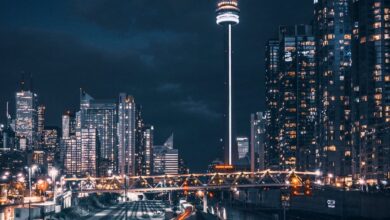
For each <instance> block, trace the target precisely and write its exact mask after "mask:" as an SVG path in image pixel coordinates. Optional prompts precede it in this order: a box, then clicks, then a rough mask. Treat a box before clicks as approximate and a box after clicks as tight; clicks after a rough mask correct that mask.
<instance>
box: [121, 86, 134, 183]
mask: <svg viewBox="0 0 390 220" xmlns="http://www.w3.org/2000/svg"><path fill="white" fill-rule="evenodd" d="M135 139H136V105H135V102H134V98H133V97H132V96H129V95H127V94H124V93H121V94H120V95H119V104H118V173H119V174H126V175H135V170H136V168H135V165H136V161H135V158H136V146H135V144H136V141H135Z"/></svg>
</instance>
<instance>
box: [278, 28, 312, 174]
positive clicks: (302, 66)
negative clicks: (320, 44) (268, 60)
mask: <svg viewBox="0 0 390 220" xmlns="http://www.w3.org/2000/svg"><path fill="white" fill-rule="evenodd" d="M279 42H280V48H279V61H278V62H279V63H278V66H279V68H278V70H279V74H280V75H279V82H278V85H279V86H278V87H279V89H278V90H279V93H280V96H279V112H278V133H279V135H278V151H279V152H280V158H279V160H280V166H281V168H283V169H290V168H296V169H298V170H314V169H315V166H316V157H317V154H316V149H317V131H316V128H317V123H318V122H317V120H318V118H317V75H316V62H315V54H316V47H315V39H314V36H313V35H312V30H311V26H309V25H296V26H281V27H280V30H279Z"/></svg>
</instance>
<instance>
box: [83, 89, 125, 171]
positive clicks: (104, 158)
mask: <svg viewBox="0 0 390 220" xmlns="http://www.w3.org/2000/svg"><path fill="white" fill-rule="evenodd" d="M80 120H81V128H88V129H96V131H97V136H98V139H99V146H98V149H97V155H98V156H97V158H98V163H99V164H98V175H99V176H103V175H106V174H107V172H108V171H109V170H111V171H114V172H116V171H117V169H116V168H117V161H116V158H117V153H118V152H117V138H116V137H117V105H116V104H115V101H113V100H95V99H94V98H92V97H91V96H90V95H88V94H87V93H85V92H84V91H82V92H81V97H80Z"/></svg>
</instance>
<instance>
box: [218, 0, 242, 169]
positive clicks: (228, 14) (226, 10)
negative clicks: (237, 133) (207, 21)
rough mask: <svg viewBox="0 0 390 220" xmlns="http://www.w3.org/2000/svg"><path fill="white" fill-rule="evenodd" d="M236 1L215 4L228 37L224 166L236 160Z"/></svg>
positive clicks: (221, 1)
mask: <svg viewBox="0 0 390 220" xmlns="http://www.w3.org/2000/svg"><path fill="white" fill-rule="evenodd" d="M239 13H240V10H239V8H238V0H218V2H217V9H216V14H217V17H216V18H217V24H219V25H222V26H223V27H224V28H225V29H226V30H227V35H228V45H227V47H228V49H227V54H226V55H227V61H228V62H227V63H228V68H227V70H228V80H227V90H228V108H227V114H226V116H227V126H226V127H227V135H226V138H225V139H224V142H225V143H224V151H225V152H224V154H225V155H224V156H225V163H226V164H230V165H231V164H234V162H235V160H236V159H237V156H238V155H237V147H236V144H235V137H234V133H233V131H234V124H233V84H232V81H233V80H232V26H233V25H236V24H238V23H239Z"/></svg>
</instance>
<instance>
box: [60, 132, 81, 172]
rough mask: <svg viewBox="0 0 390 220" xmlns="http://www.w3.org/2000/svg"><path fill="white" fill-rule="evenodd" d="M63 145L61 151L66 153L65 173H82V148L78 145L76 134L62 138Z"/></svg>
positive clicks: (64, 157) (64, 161)
mask: <svg viewBox="0 0 390 220" xmlns="http://www.w3.org/2000/svg"><path fill="white" fill-rule="evenodd" d="M61 146H62V150H61V152H63V153H64V156H63V163H64V171H65V174H67V175H80V167H81V149H80V148H79V146H78V145H77V138H76V136H71V137H69V138H67V139H62V140H61Z"/></svg>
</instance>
